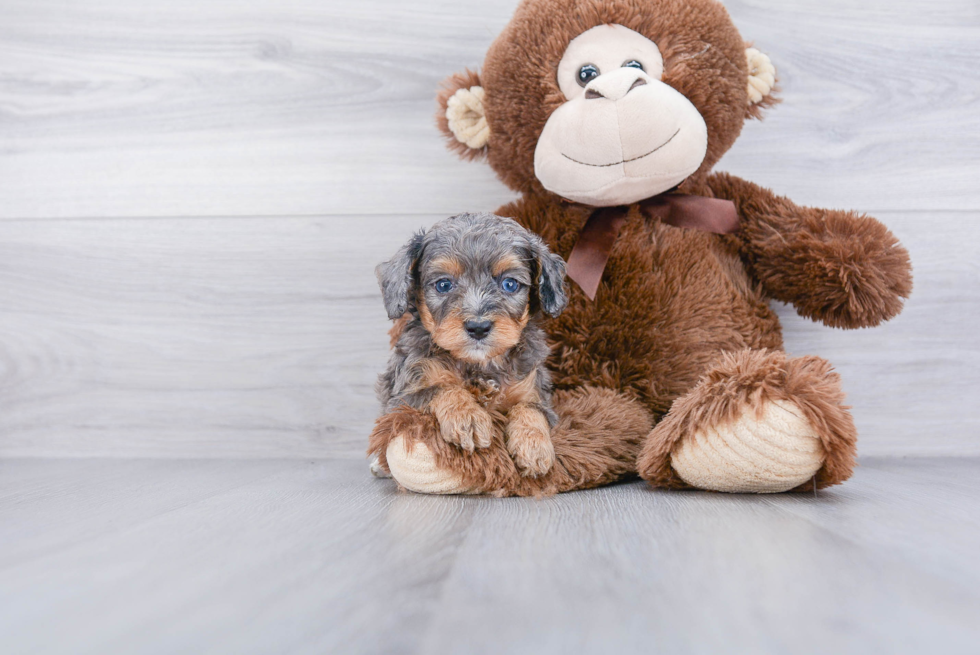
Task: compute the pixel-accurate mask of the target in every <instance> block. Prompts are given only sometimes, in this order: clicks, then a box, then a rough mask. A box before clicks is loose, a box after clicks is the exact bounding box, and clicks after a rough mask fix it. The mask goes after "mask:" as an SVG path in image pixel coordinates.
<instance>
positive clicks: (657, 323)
mask: <svg viewBox="0 0 980 655" xmlns="http://www.w3.org/2000/svg"><path fill="white" fill-rule="evenodd" d="M774 84H775V69H774V68H773V67H772V64H771V63H770V61H769V59H768V57H766V56H765V55H763V54H762V53H760V52H759V51H757V50H755V49H753V48H751V47H748V46H747V44H746V43H745V42H744V41H743V40H742V37H741V36H740V35H739V33H738V31H737V30H736V29H735V26H734V25H733V24H732V21H731V19H730V18H729V16H728V14H727V12H726V11H725V9H724V8H723V7H722V6H721V4H719V3H717V2H715V1H714V0H525V1H524V2H523V3H522V4H521V5H520V6H519V8H518V9H517V11H516V13H515V15H514V17H513V19H512V20H511V22H510V24H509V25H508V26H507V28H506V29H505V30H504V32H503V33H502V34H501V35H500V37H498V38H497V40H496V41H495V42H494V43H493V45H492V46H491V48H490V50H489V52H488V53H487V57H486V61H485V62H484V65H483V69H482V72H481V73H479V74H477V73H473V72H466V73H462V74H457V75H454V76H453V77H451V78H450V79H449V80H447V82H446V88H445V90H444V91H443V92H442V93H441V94H440V95H439V104H440V109H439V113H438V122H439V125H440V127H441V128H442V130H443V132H444V133H445V134H446V136H447V137H448V139H449V141H450V145H451V146H452V148H453V149H455V150H456V151H457V152H459V153H460V154H462V155H463V156H464V157H466V158H479V157H485V158H486V159H487V160H488V161H489V163H490V165H491V166H492V167H493V169H494V170H495V171H496V172H497V174H498V175H499V176H500V178H501V180H503V182H504V183H506V184H507V185H508V186H509V187H511V188H512V189H514V190H516V191H518V192H520V193H521V194H522V195H521V198H520V199H519V200H518V201H516V202H514V203H512V204H509V205H507V206H505V207H503V208H501V209H499V210H497V213H498V214H500V215H503V216H508V217H512V218H514V219H515V220H517V221H518V222H519V223H520V224H522V225H523V226H525V227H527V228H529V229H531V230H533V231H534V232H537V233H538V234H539V235H541V237H542V238H543V239H544V240H545V241H546V242H547V244H548V245H549V246H550V247H551V249H552V250H553V251H554V252H556V253H558V254H560V255H561V256H562V257H564V258H565V259H566V260H568V272H569V276H570V277H571V278H572V279H573V280H574V282H571V283H570V289H569V291H570V302H569V305H568V308H567V309H566V311H565V312H564V313H563V314H562V315H561V316H560V317H559V318H556V319H551V320H549V321H547V322H546V323H545V324H544V327H545V329H546V331H547V334H548V336H549V339H550V342H551V344H552V356H551V358H550V360H549V362H548V365H549V368H550V369H551V370H552V371H553V372H554V383H555V389H556V393H555V409H556V411H557V412H558V414H559V416H560V420H559V423H558V424H557V425H556V426H555V428H554V429H553V432H552V441H553V443H554V447H555V456H556V462H555V465H554V466H553V467H552V469H551V470H550V471H549V472H548V473H547V474H546V475H543V476H541V477H530V476H522V475H521V474H520V472H519V471H518V470H517V468H516V467H515V465H514V463H513V461H511V458H510V456H509V455H508V453H507V450H506V448H505V446H504V443H503V437H502V435H500V434H498V435H497V436H496V437H495V438H494V439H493V441H492V443H491V445H490V446H489V447H486V448H479V449H476V450H475V451H474V452H466V451H463V450H462V449H460V448H459V447H457V446H456V445H453V444H449V443H446V442H445V441H443V440H442V438H441V437H440V434H439V430H438V429H437V426H436V425H435V423H434V419H433V418H432V417H431V416H429V415H426V414H424V413H421V412H418V411H415V410H412V409H410V408H407V407H406V408H403V409H402V410H401V411H398V412H395V413H393V414H388V415H386V416H385V417H384V418H383V419H381V420H379V423H378V425H377V426H376V428H375V431H374V433H373V435H372V437H371V450H372V452H375V453H377V454H378V456H379V459H380V465H381V467H382V468H385V469H387V470H390V472H391V474H392V475H393V476H394V478H395V479H396V481H397V482H398V483H399V484H400V485H402V486H403V487H406V488H408V489H411V490H415V491H419V492H429V493H492V494H496V495H542V494H551V493H557V492H562V491H569V490H572V489H583V488H588V487H594V486H598V485H602V484H607V483H610V482H612V481H615V480H619V479H623V478H627V477H629V476H632V475H636V474H639V475H640V476H642V477H643V478H644V479H646V480H648V481H649V482H650V484H651V485H653V486H655V487H667V488H690V487H694V488H700V489H711V490H717V491H727V492H780V491H789V490H796V491H804V490H810V489H813V485H816V487H817V488H822V487H826V486H829V485H833V484H838V483H840V482H842V481H843V480H846V479H847V478H848V477H849V476H850V474H851V471H852V468H853V466H854V458H855V440H856V434H855V429H854V424H853V421H852V419H851V416H850V414H849V413H848V411H847V408H846V407H845V406H844V405H843V404H842V401H843V393H842V392H841V388H840V380H839V378H838V376H837V375H836V374H835V373H834V372H833V371H832V369H831V366H830V364H829V363H828V362H826V361H824V360H823V359H820V358H818V357H812V356H811V357H799V358H790V357H787V356H786V355H785V354H784V353H783V351H782V337H781V333H780V326H779V322H778V319H777V317H776V315H775V314H774V312H773V311H772V310H771V309H770V307H769V304H768V302H769V300H770V299H775V300H779V301H782V302H787V303H791V304H792V305H793V306H794V307H796V309H797V311H798V312H799V313H800V314H801V315H802V316H805V317H808V318H811V319H813V320H817V321H821V322H823V323H825V324H827V325H829V326H831V327H839V328H860V327H870V326H874V325H878V324H879V323H881V322H883V321H885V320H888V319H890V318H892V317H894V316H895V315H897V314H898V313H899V311H901V309H902V305H903V299H905V298H907V297H908V295H909V293H910V291H911V288H912V281H911V266H910V262H909V256H908V252H907V251H906V250H905V249H904V248H903V247H901V245H900V244H899V243H898V241H897V240H896V238H895V237H894V236H893V235H892V234H891V233H890V232H889V231H888V230H887V229H886V228H885V227H884V226H883V225H882V224H881V223H879V222H878V221H877V220H875V219H873V218H871V217H868V216H860V215H857V214H854V213H852V212H847V211H834V210H825V209H813V208H805V207H800V206H797V205H795V204H794V203H793V202H791V201H790V200H788V199H786V198H783V197H780V196H777V195H774V194H773V193H771V192H770V191H768V190H766V189H763V188H761V187H759V186H757V185H755V184H752V183H751V182H747V181H745V180H741V179H739V178H737V177H733V176H731V175H728V174H725V173H712V172H711V169H712V167H713V166H714V165H715V163H716V162H717V161H718V160H719V159H720V158H721V156H722V155H723V154H724V153H725V152H726V151H727V150H728V149H729V148H730V147H731V146H732V144H733V143H734V142H735V139H736V138H737V137H738V135H739V132H740V131H741V129H742V124H743V122H744V121H745V120H747V119H749V118H759V117H761V112H762V110H763V109H764V108H766V107H768V106H770V105H772V104H774V102H775V98H774V96H773V86H774ZM395 330H396V331H397V324H396V328H395Z"/></svg>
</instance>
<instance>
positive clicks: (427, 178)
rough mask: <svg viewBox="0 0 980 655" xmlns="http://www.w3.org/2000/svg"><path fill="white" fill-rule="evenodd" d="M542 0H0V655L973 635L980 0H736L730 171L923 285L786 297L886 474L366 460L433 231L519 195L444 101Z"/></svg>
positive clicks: (438, 649)
mask: <svg viewBox="0 0 980 655" xmlns="http://www.w3.org/2000/svg"><path fill="white" fill-rule="evenodd" d="M515 4H516V0H486V1H483V2H479V3H467V4H466V5H465V6H462V5H460V3H452V2H447V1H445V0H413V1H412V2H398V1H397V0H358V1H357V2H350V1H343V2H342V1H341V0H169V1H167V2H164V1H162V0H161V1H159V2H149V1H148V2H140V3H135V4H134V3H132V2H126V1H125V0H100V2H97V3H96V2H73V3H65V2H56V1H55V0H0V651H2V652H3V653H4V655H6V654H7V653H84V652H92V653H100V654H106V653H127V654H128V653H149V652H159V653H173V652H221V653H226V652H256V653H267V652H283V653H287V652H288V653H303V652H309V653H324V652H372V653H373V652H399V653H402V652H405V653H426V654H428V653H446V652H459V653H481V652H488V653H490V652H494V653H497V652H500V653H504V652H535V653H549V652H572V653H577V652H651V651H656V650H660V651H664V652H728V651H736V652H774V653H783V652H792V651H796V652H825V651H831V650H832V651H837V652H902V651H907V652H916V651H917V652H923V651H926V652H933V651H947V652H977V643H980V642H978V637H980V634H978V632H977V628H975V627H974V626H975V625H976V624H978V623H980V621H978V620H977V617H980V597H978V596H980V594H978V592H977V589H978V588H980V587H978V582H980V564H978V562H980V560H978V559H977V557H976V553H977V552H978V546H980V529H978V523H980V504H978V500H980V498H978V495H980V483H978V480H980V402H977V399H978V398H980V330H978V329H977V327H976V326H977V325H978V324H980V265H978V263H977V261H978V260H977V256H976V244H977V243H978V241H980V119H978V116H980V66H978V65H977V64H978V62H980V4H978V2H977V0H937V1H935V2H928V3H927V2H922V1H921V0H867V1H865V2H860V3H856V2H853V1H852V0H747V1H743V0H728V1H727V2H726V6H727V7H728V8H729V11H730V12H731V14H732V16H733V18H734V20H735V22H736V24H737V25H738V26H739V28H740V29H741V30H742V33H743V35H744V36H745V37H746V38H747V39H751V40H753V41H754V42H755V45H756V46H757V47H759V48H760V49H762V50H764V51H766V52H767V53H768V54H769V55H770V56H771V57H772V59H773V61H774V63H775V64H776V66H777V69H778V70H779V73H780V78H781V86H782V88H783V93H782V97H783V99H784V103H783V104H782V105H780V106H778V107H777V108H775V109H774V110H773V111H772V112H771V113H770V115H769V117H768V118H767V120H765V121H763V122H761V123H757V122H753V123H751V124H749V125H747V126H746V129H745V130H744V132H743V135H742V137H741V138H740V140H739V142H738V144H737V145H736V146H735V148H734V149H733V150H732V151H731V152H730V153H729V154H728V155H727V156H726V157H725V158H724V160H723V161H722V163H721V164H720V166H719V168H720V169H722V170H729V171H731V172H733V173H735V174H738V175H741V176H744V177H746V178H747V179H751V180H753V181H756V182H759V183H761V184H764V185H767V186H770V187H772V188H773V189H775V190H776V191H778V192H780V193H783V194H786V195H788V196H790V197H792V198H793V199H795V200H797V201H798V202H801V203H805V204H813V205H819V206H826V207H848V208H854V209H857V210H860V211H866V212H869V213H873V214H874V215H876V216H878V217H879V218H880V219H881V220H883V221H884V222H885V223H886V224H887V225H889V226H890V227H891V228H892V229H893V230H894V231H895V232H896V233H897V234H898V235H899V237H900V238H901V239H902V241H903V242H904V243H905V244H906V245H907V246H908V247H909V249H910V251H911V253H912V259H913V263H914V267H915V291H914V294H913V297H912V299H911V300H910V301H909V303H908V305H907V307H906V310H905V311H904V313H903V314H902V315H901V316H900V317H899V318H897V319H896V320H894V321H892V322H891V323H889V324H888V325H886V326H884V327H882V328H878V329H875V330H865V331H856V332H842V331H834V330H830V329H827V328H825V327H823V326H820V325H816V324H813V323H810V322H807V321H804V320H802V319H800V318H798V317H797V316H795V314H794V312H793V310H792V309H791V308H786V307H780V308H778V309H779V312H780V316H781V317H782V318H783V321H784V326H785V336H786V343H787V349H788V350H789V351H790V352H792V353H794V354H808V353H814V354H819V355H821V356H824V357H826V358H828V359H829V360H831V361H832V362H833V363H834V364H835V365H836V367H837V369H838V370H839V371H840V372H841V374H842V377H843V380H844V386H845V390H846V391H847V392H848V396H849V402H850V403H851V404H852V405H854V414H855V419H856V421H857V424H858V428H859V430H860V433H861V440H860V452H861V455H862V462H863V466H862V467H861V468H860V470H859V472H858V473H857V475H856V476H855V478H854V479H853V480H852V481H851V482H849V483H848V484H847V485H845V486H843V487H840V488H837V489H834V490H831V491H827V492H823V493H821V494H820V496H819V497H818V498H816V499H814V498H812V497H802V496H779V497H763V498H749V497H732V496H721V495H712V494H701V493H663V492H653V491H650V490H648V489H646V488H645V487H644V486H643V485H642V484H639V483H631V484H624V485H619V486H615V487H611V488H607V489H601V490H596V491H590V492H584V493H576V494H570V495H566V496H562V497H558V498H552V499H547V500H541V501H535V500H516V499H508V500H491V499H479V498H429V497H419V496H412V495H407V494H399V493H396V492H395V490H394V485H393V484H392V483H391V482H388V481H379V480H374V479H373V478H371V477H370V476H369V475H368V474H367V470H366V465H365V462H364V460H363V451H364V448H365V440H366V435H367V432H368V428H369V426H370V423H371V421H372V420H373V418H374V416H375V414H376V411H377V407H376V404H375V401H374V398H373V393H372V385H373V382H374V378H375V376H376V374H377V372H378V370H379V369H380V368H381V367H382V365H383V363H384V361H385V359H386V358H387V353H386V343H387V341H386V338H385V335H384V333H385V330H386V329H387V324H386V320H385V317H384V314H383V310H382V307H381V302H380V298H379V294H378V292H377V290H376V288H375V282H374V278H373V274H372V270H373V267H374V265H375V264H376V263H377V262H378V261H380V260H382V259H384V258H385V257H387V256H389V255H390V254H391V253H392V252H393V251H394V250H395V248H396V247H397V246H398V245H400V243H401V242H402V241H403V240H404V239H405V238H406V237H407V236H408V234H409V233H410V232H411V231H412V230H414V229H415V228H417V227H419V226H423V225H428V224H431V223H432V222H434V221H435V220H437V219H439V218H442V217H444V216H446V215H449V214H451V213H455V212H459V211H464V210H492V209H494V208H495V207H497V206H498V205H499V204H501V203H502V202H505V201H507V200H509V199H510V198H512V197H513V196H512V194H511V193H510V192H509V191H508V190H506V189H505V188H504V187H503V186H502V185H501V184H500V183H499V182H497V181H496V180H495V179H494V177H493V175H492V174H491V172H490V171H489V169H488V168H487V167H485V166H483V165H479V164H463V163H460V162H458V161H456V159H455V158H454V157H453V156H452V155H450V154H449V153H447V152H446V151H445V150H444V148H443V146H442V141H441V138H440V137H439V135H438V134H437V132H436V130H435V128H434V126H433V120H432V113H433V109H434V108H433V93H434V89H435V88H436V86H437V84H438V82H439V81H440V80H441V79H442V78H443V77H444V76H445V75H448V74H449V73H451V72H454V71H456V70H460V69H462V68H464V67H467V66H469V67H475V66H478V65H479V63H480V61H481V59H482V57H483V54H484V52H485V50H486V48H487V46H488V45H489V43H490V41H491V40H492V39H493V37H494V36H495V35H496V34H497V33H498V32H499V31H500V29H501V28H502V27H503V25H504V24H505V23H506V21H507V19H508V17H509V15H510V13H511V12H512V10H513V7H514V5H515Z"/></svg>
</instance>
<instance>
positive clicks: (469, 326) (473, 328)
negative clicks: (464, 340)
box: [463, 321, 493, 341]
mask: <svg viewBox="0 0 980 655" xmlns="http://www.w3.org/2000/svg"><path fill="white" fill-rule="evenodd" d="M463 327H464V328H466V334H468V335H470V336H471V337H473V338H474V339H476V340H477V341H479V340H480V339H483V338H485V337H486V336H487V335H488V334H490V330H492V329H493V322H491V321H466V322H465V323H463Z"/></svg>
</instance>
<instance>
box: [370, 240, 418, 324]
mask: <svg viewBox="0 0 980 655" xmlns="http://www.w3.org/2000/svg"><path fill="white" fill-rule="evenodd" d="M424 236H425V230H419V231H418V232H416V233H415V235H414V236H412V238H411V240H410V241H409V242H408V243H406V244H405V245H404V246H402V247H401V248H399V250H398V252H397V253H395V256H394V257H392V258H391V259H389V260H388V261H386V262H383V263H381V264H378V267H377V268H375V269H374V273H375V275H377V276H378V284H379V285H380V286H381V296H382V297H383V298H384V303H385V311H387V312H388V318H390V319H391V320H395V319H397V318H401V317H402V316H403V315H404V314H405V312H406V311H408V300H409V296H410V295H411V293H412V292H413V290H414V287H415V263H416V262H417V261H418V259H419V257H420V256H421V255H422V239H423V237H424Z"/></svg>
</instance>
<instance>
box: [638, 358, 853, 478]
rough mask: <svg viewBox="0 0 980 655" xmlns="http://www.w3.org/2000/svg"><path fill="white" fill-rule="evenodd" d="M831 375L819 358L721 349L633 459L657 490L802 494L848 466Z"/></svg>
mask: <svg viewBox="0 0 980 655" xmlns="http://www.w3.org/2000/svg"><path fill="white" fill-rule="evenodd" d="M843 398H844V394H843V393H842V392H841V389H840V378H839V376H838V375H837V374H836V373H834V372H833V371H832V370H831V366H830V364H829V363H828V362H827V361H825V360H823V359H820V358H819V357H799V358H788V357H787V356H786V354H785V353H782V352H778V351H764V350H755V351H753V350H744V351H740V352H736V353H725V354H724V355H723V356H722V357H721V358H720V359H719V360H718V362H717V363H716V364H715V365H714V367H713V368H711V369H710V370H709V371H708V372H707V373H705V375H704V376H703V377H702V378H701V381H700V382H699V383H698V384H697V386H695V387H694V389H692V390H691V391H690V392H688V393H687V394H686V395H684V396H682V397H680V398H678V399H677V400H676V401H675V402H674V404H673V406H672V407H671V409H670V411H669V412H668V413H667V415H666V416H665V417H664V418H663V420H661V421H660V423H659V424H658V425H657V426H656V427H655V428H654V429H653V431H652V432H651V433H650V436H649V437H648V438H647V441H646V443H645V444H644V446H643V452H642V453H641V455H640V458H639V461H638V463H637V470H638V471H639V473H640V475H641V476H642V477H643V478H645V479H646V480H648V481H649V482H650V483H651V484H652V485H654V486H656V487H673V488H684V487H687V488H690V487H694V488H699V489H709V490H712V491H727V492H733V493H776V492H781V491H790V490H794V491H808V490H811V489H813V484H814V481H815V482H816V485H817V488H823V487H828V486H830V485H834V484H839V483H840V482H843V481H844V480H846V479H847V478H849V477H850V475H851V472H852V470H853V468H854V457H855V450H856V446H855V443H856V440H857V434H856V432H855V429H854V422H853V420H852V419H851V415H850V413H849V412H848V411H847V409H846V408H845V407H844V406H843V405H842V401H843Z"/></svg>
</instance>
